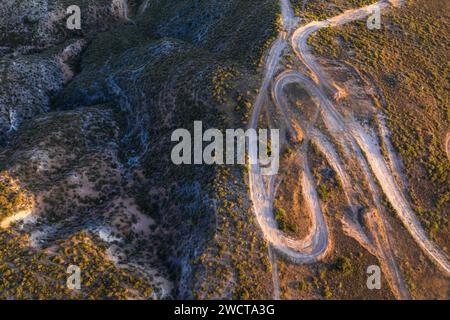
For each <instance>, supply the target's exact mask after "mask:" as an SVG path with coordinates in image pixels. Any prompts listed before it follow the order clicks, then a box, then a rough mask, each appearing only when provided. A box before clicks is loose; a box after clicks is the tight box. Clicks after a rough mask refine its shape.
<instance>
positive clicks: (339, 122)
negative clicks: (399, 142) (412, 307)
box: [249, 0, 450, 299]
mask: <svg viewBox="0 0 450 320" xmlns="http://www.w3.org/2000/svg"><path fill="white" fill-rule="evenodd" d="M399 4H401V1H399V0H396V1H387V0H383V1H380V2H378V3H376V4H373V5H370V6H367V7H363V8H360V9H355V10H348V11H346V12H344V13H343V14H341V15H338V16H336V17H334V18H331V19H328V20H325V21H314V22H311V23H309V24H307V25H305V26H301V27H299V28H298V29H296V30H295V31H294V32H293V33H292V29H293V27H294V25H295V24H297V19H296V18H295V17H294V15H293V11H292V8H291V6H290V2H289V0H281V8H282V15H283V26H284V29H285V30H284V32H285V33H286V34H288V35H291V33H292V37H291V39H290V46H291V48H292V50H293V51H294V53H295V55H296V56H297V57H298V59H299V60H300V62H302V63H303V64H304V65H305V66H306V67H307V69H308V70H309V73H310V74H309V76H306V75H303V74H301V73H299V72H298V71H296V70H287V71H284V72H282V73H280V74H279V75H278V76H277V77H276V78H275V79H274V75H275V74H276V72H277V71H278V70H277V69H278V66H279V62H280V60H281V57H282V53H283V51H284V50H285V49H286V48H288V43H287V41H286V40H285V38H286V37H284V36H283V35H280V36H279V37H278V39H277V40H276V41H275V42H274V44H273V45H272V47H271V49H270V51H269V54H268V55H267V58H266V71H265V77H264V81H263V84H262V86H261V89H260V91H259V95H258V97H257V99H256V102H255V105H254V108H253V114H252V117H251V122H250V127H251V128H255V129H256V128H257V126H258V118H259V115H260V112H261V109H262V107H263V105H264V103H265V102H266V101H267V99H268V91H269V87H270V85H271V83H272V81H273V85H272V90H271V95H272V100H273V102H274V104H275V106H276V107H277V108H278V109H279V111H280V114H281V115H282V116H283V118H284V120H285V122H286V125H287V129H288V130H289V131H291V133H292V134H295V132H294V130H293V129H292V127H293V126H292V123H293V122H296V123H297V124H300V127H301V128H302V130H303V131H304V133H305V138H306V139H305V140H306V141H312V142H313V143H314V144H315V145H316V146H318V148H319V150H320V151H321V153H322V154H323V155H324V156H325V158H326V160H327V161H328V163H329V164H330V165H331V167H332V168H333V170H334V171H335V172H336V173H337V175H338V177H339V179H340V180H341V182H342V184H343V189H344V192H345V196H346V198H347V202H348V204H349V207H350V208H351V210H352V212H353V215H354V216H356V215H357V210H356V209H355V206H356V205H357V200H356V199H355V198H354V197H353V195H352V194H351V192H350V191H351V190H352V189H353V188H352V185H353V183H352V181H351V179H350V177H349V175H348V174H347V172H346V170H345V164H344V162H343V161H341V160H340V159H339V155H338V153H337V152H336V151H335V149H334V147H333V145H332V144H331V143H330V142H329V141H328V139H327V138H326V137H325V135H323V134H322V133H321V132H320V131H319V130H317V129H316V128H315V127H314V123H308V122H307V121H306V120H304V119H299V117H298V116H294V115H293V113H292V112H289V110H288V109H289V107H288V103H287V99H286V97H285V94H284V88H285V86H286V85H287V84H289V83H296V84H299V85H301V86H302V87H304V88H305V89H306V90H307V91H308V92H309V94H310V96H311V97H312V99H313V101H314V102H315V103H316V105H317V106H318V108H319V109H320V115H321V117H322V119H323V121H324V123H325V126H326V127H327V130H328V133H329V134H330V135H331V136H332V137H333V139H334V140H335V141H337V143H339V144H340V146H341V147H342V148H343V150H344V154H345V158H349V159H350V158H353V159H356V160H357V162H358V163H359V166H360V167H361V169H362V171H363V172H364V174H365V176H366V179H367V181H368V183H369V188H370V190H369V191H370V192H371V194H372V197H373V201H374V203H375V205H376V208H377V212H378V213H377V214H375V215H368V218H367V219H369V224H370V225H372V230H371V235H369V236H367V235H366V234H364V232H363V231H362V229H361V228H360V227H359V225H358V224H357V223H354V222H352V219H351V218H349V219H347V218H346V219H347V220H345V221H344V222H343V224H344V229H346V230H347V232H348V233H350V234H352V236H353V237H354V238H355V239H357V240H358V241H359V242H360V243H361V244H362V245H363V246H365V247H366V248H367V249H368V250H370V251H371V252H373V253H374V254H376V255H377V256H378V257H379V259H380V260H381V263H382V264H383V265H384V268H385V269H386V272H387V273H388V275H387V277H388V278H389V279H388V280H389V282H390V283H391V284H392V286H393V290H394V292H395V293H396V295H397V296H398V297H399V298H402V299H407V298H409V292H408V289H407V286H406V285H405V284H404V282H403V279H402V277H401V275H400V272H399V270H398V267H397V265H396V262H395V258H394V254H393V250H392V247H391V243H390V241H389V236H388V234H387V231H386V230H387V229H388V228H387V226H388V223H387V222H386V220H385V218H384V216H383V214H382V212H383V211H384V209H383V207H382V205H381V204H380V200H379V195H378V194H377V190H378V189H379V188H378V186H377V183H378V185H379V186H380V187H381V190H382V191H383V193H384V194H385V195H386V197H387V199H388V200H389V202H390V203H391V205H392V206H393V208H394V209H395V211H396V213H397V215H398V217H399V218H400V220H401V221H402V222H403V224H404V225H405V227H406V228H407V230H408V231H409V233H410V234H411V236H412V237H413V238H414V240H415V241H416V242H417V243H418V245H419V246H420V247H421V248H422V250H423V251H424V252H425V253H426V254H427V255H428V256H429V257H430V258H431V259H432V260H433V261H434V262H435V263H436V265H437V266H439V267H440V268H441V269H442V270H443V271H444V272H446V273H447V274H450V266H449V263H448V258H447V257H446V255H445V253H443V252H442V251H441V250H440V249H439V248H438V247H437V246H436V245H435V244H434V243H433V242H431V241H430V240H429V239H428V237H427V235H426V232H425V231H424V229H423V228H422V226H421V224H420V222H419V221H418V219H417V217H416V216H415V213H414V212H413V210H412V208H411V206H410V204H409V203H408V200H407V197H406V195H405V194H404V186H399V184H398V183H397V181H396V179H395V176H397V178H399V179H400V180H401V182H402V184H404V183H403V181H404V180H405V179H404V178H403V175H402V174H401V168H402V166H401V164H400V160H399V159H398V157H397V155H396V153H395V150H394V149H393V148H392V145H391V143H390V141H389V134H388V132H387V129H386V128H385V127H384V124H383V123H382V128H381V132H382V135H381V139H382V141H383V143H384V145H385V146H387V149H388V150H387V152H388V157H389V159H387V160H386V159H384V157H383V155H382V153H381V151H380V149H381V148H380V143H379V142H378V138H377V136H376V134H375V133H374V130H372V129H370V128H366V127H363V126H362V125H361V124H360V123H359V122H358V121H356V120H355V119H353V117H351V116H347V117H345V118H344V117H343V116H342V115H341V114H340V113H339V112H338V111H337V109H336V108H335V106H334V103H333V102H332V101H331V100H330V99H329V98H328V96H329V95H330V96H332V97H333V98H334V99H335V100H339V99H344V98H345V97H346V96H347V94H346V92H345V91H344V90H343V89H342V88H340V87H339V86H338V85H337V84H336V83H335V82H334V81H333V80H332V79H331V78H330V77H329V75H327V74H326V72H324V71H323V68H322V67H321V66H320V65H319V64H318V63H317V62H316V58H315V57H314V56H313V54H312V53H311V50H310V48H309V46H308V44H307V40H308V38H309V36H310V35H311V34H312V33H314V32H316V31H318V30H320V29H321V28H325V27H335V26H339V25H343V24H345V23H349V22H352V21H355V20H361V19H365V18H367V16H368V15H370V14H372V12H373V11H374V9H375V8H376V7H378V8H380V9H386V8H389V7H390V6H397V5H399ZM448 143H449V138H448V137H447V140H446V146H447V148H448ZM305 145H306V143H304V146H303V148H302V150H300V152H299V156H300V157H301V160H302V163H303V172H302V176H301V181H302V189H303V197H304V200H305V203H306V209H307V211H308V213H309V214H310V216H311V221H312V228H311V229H310V232H309V234H308V235H307V236H306V237H305V238H304V239H293V238H291V237H288V236H287V235H285V234H284V233H283V232H281V231H280V230H279V229H278V226H277V222H276V220H275V218H274V215H273V203H274V197H275V190H274V188H273V185H274V180H275V177H263V176H262V174H261V168H260V167H259V165H252V166H251V168H250V175H249V179H250V181H249V186H250V193H251V198H252V201H253V204H254V210H255V214H256V218H257V221H258V223H259V226H260V227H261V230H262V232H263V233H264V236H265V238H266V239H267V241H268V242H269V243H270V244H271V246H272V247H273V248H275V249H276V250H277V251H278V252H280V253H282V254H283V255H285V256H286V257H288V258H290V259H291V260H293V261H294V262H296V263H312V262H315V261H317V260H320V259H321V258H323V257H324V256H325V255H326V254H327V252H328V250H329V249H330V242H329V238H330V237H329V234H328V228H327V225H326V222H325V218H324V215H323V212H322V210H321V207H320V201H319V198H318V195H317V191H316V189H315V183H314V180H313V177H312V174H311V172H310V168H309V165H308V158H307V151H306V147H305ZM250 156H252V155H250ZM251 163H257V161H256V159H252V161H251ZM375 180H376V181H375ZM267 182H268V183H267ZM266 183H267V184H266ZM405 183H406V182H405ZM356 188H358V187H356ZM359 188H360V190H359V191H361V190H363V189H361V187H359Z"/></svg>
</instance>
